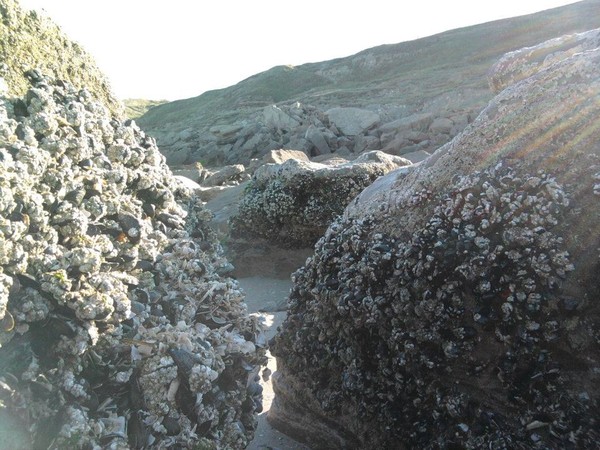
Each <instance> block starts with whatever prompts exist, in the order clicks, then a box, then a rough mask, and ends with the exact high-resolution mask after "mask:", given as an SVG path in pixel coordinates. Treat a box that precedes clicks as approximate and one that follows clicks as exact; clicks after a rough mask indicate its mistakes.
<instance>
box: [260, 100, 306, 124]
mask: <svg viewBox="0 0 600 450" xmlns="http://www.w3.org/2000/svg"><path fill="white" fill-rule="evenodd" d="M263 120H264V123H265V125H266V126H268V127H271V128H275V129H278V130H290V129H292V128H296V127H297V126H299V125H300V122H298V121H297V120H296V119H294V118H292V117H290V116H289V115H287V114H286V113H284V112H283V111H282V110H281V109H280V108H278V107H277V105H271V106H266V107H265V108H264V109H263Z"/></svg>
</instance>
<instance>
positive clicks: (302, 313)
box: [269, 49, 600, 449]
mask: <svg viewBox="0 0 600 450" xmlns="http://www.w3.org/2000/svg"><path fill="white" fill-rule="evenodd" d="M599 64H600V49H594V50H591V51H587V52H583V53H579V54H576V55H573V56H570V57H566V58H565V59H564V60H562V61H558V62H556V63H554V64H553V65H551V66H549V67H547V68H546V69H545V70H542V71H540V72H538V73H535V74H533V75H531V76H530V77H529V78H526V79H524V80H522V81H521V82H519V83H517V84H515V85H512V86H509V87H508V88H507V89H505V90H504V91H502V92H501V93H500V94H499V95H498V96H497V97H496V98H495V99H494V100H493V101H492V102H491V103H490V104H489V105H488V106H487V107H486V108H485V109H484V110H483V112H482V113H481V115H480V116H479V117H478V118H477V119H476V120H475V122H474V123H473V124H472V125H470V126H469V127H467V129H466V130H465V131H463V132H462V133H461V134H460V135H458V136H457V137H456V138H455V139H454V140H452V141H451V142H450V143H449V144H446V145H445V146H444V147H442V148H441V149H440V150H438V151H437V152H436V153H434V154H433V155H432V156H431V157H430V158H429V159H427V160H426V161H424V162H423V163H421V164H420V165H418V166H416V167H413V168H412V169H410V170H405V169H399V170H397V171H395V172H392V173H390V174H388V175H387V176H384V177H381V178H379V179H378V180H377V181H375V182H374V183H373V184H372V185H370V186H369V187H368V188H367V189H365V190H364V191H363V192H362V193H361V194H360V195H359V196H358V197H357V198H356V199H355V201H353V202H351V203H350V205H349V207H348V208H347V209H346V211H345V213H344V216H343V218H342V219H340V220H338V221H336V222H335V223H333V224H332V225H331V226H330V227H329V228H328V230H327V231H326V233H325V235H324V236H323V237H322V238H321V239H320V240H319V242H318V243H317V245H316V246H315V254H314V255H313V257H312V258H310V259H309V260H307V264H306V266H305V267H304V268H302V269H300V270H299V271H298V272H296V273H295V274H294V283H295V284H294V288H293V290H292V293H291V295H290V299H289V313H288V319H287V321H286V322H285V323H284V325H283V328H282V332H281V333H280V335H279V336H278V337H276V340H275V343H274V348H273V352H274V353H275V354H276V356H277V358H278V370H279V371H280V373H279V375H278V376H277V377H275V378H274V383H275V388H276V394H277V396H276V403H275V404H274V406H273V407H272V409H271V410H270V412H269V417H270V420H271V422H272V423H274V424H276V425H277V426H278V427H280V428H282V429H285V430H286V431H288V432H291V433H294V435H295V436H300V435H301V436H304V438H305V440H308V442H309V443H310V444H311V445H313V446H315V447H318V448H367V447H369V448H384V449H398V448H425V449H432V448H449V447H457V448H482V447H484V446H485V447H491V448H507V447H510V448H565V447H575V448H586V449H591V448H595V447H596V446H597V442H598V440H599V439H600V434H599V431H598V426H597V424H598V422H599V421H600V412H599V411H600V408H599V406H600V389H599V388H600V374H599V373H598V369H597V368H598V367H599V366H600V349H599V347H598V341H599V339H600V306H599V305H598V302H596V298H597V294H598V290H599V285H598V268H599V262H598V261H599V258H600V253H599V252H600V250H599V249H600V241H599V239H600V238H599V235H598V233H596V232H595V231H592V230H596V229H597V227H598V220H599V218H600V201H599V198H600V197H599V196H600V183H599V180H600V128H598V127H597V126H596V118H597V117H598V115H599V114H600V102H598V99H600V73H599V72H598V67H599Z"/></svg>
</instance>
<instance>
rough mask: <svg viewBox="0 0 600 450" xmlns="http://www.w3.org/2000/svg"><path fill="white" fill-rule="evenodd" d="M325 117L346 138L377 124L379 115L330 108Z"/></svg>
mask: <svg viewBox="0 0 600 450" xmlns="http://www.w3.org/2000/svg"><path fill="white" fill-rule="evenodd" d="M325 115H326V116H327V118H328V119H329V121H330V122H331V123H333V124H334V125H335V126H336V128H337V129H338V130H339V131H341V132H342V133H343V134H345V135H346V136H356V135H358V134H361V133H363V132H364V131H367V130H369V129H371V128H372V127H374V126H375V125H376V124H377V123H379V120H380V118H379V114H377V113H374V112H373V111H369V110H367V109H360V108H331V109H329V110H327V111H326V112H325Z"/></svg>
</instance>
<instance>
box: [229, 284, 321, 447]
mask: <svg viewBox="0 0 600 450" xmlns="http://www.w3.org/2000/svg"><path fill="white" fill-rule="evenodd" d="M238 282H239V284H240V286H241V288H242V289H243V290H244V291H245V292H246V304H247V305H248V312H249V313H250V314H256V315H259V316H261V317H263V319H264V321H265V324H266V326H267V330H266V335H267V339H271V338H272V337H273V336H274V335H275V333H276V332H277V327H278V326H279V325H281V323H282V322H283V320H284V319H285V316H286V312H285V311H275V310H277V309H279V310H281V309H283V308H285V302H286V299H287V296H288V293H289V290H290V288H291V287H292V281H291V280H289V279H276V278H266V277H260V276H256V277H249V278H240V279H238ZM267 356H268V358H269V363H268V366H267V367H268V369H269V370H270V371H271V373H273V372H275V370H277V364H276V362H275V358H274V357H273V356H272V355H271V353H270V352H267ZM263 371H264V369H263V370H261V375H262V374H263ZM261 385H262V387H263V412H262V413H261V414H260V415H259V416H258V427H257V429H256V433H255V435H254V439H253V440H252V442H250V444H249V445H248V447H247V450H310V447H307V446H306V445H304V444H301V443H299V442H297V441H295V440H293V439H292V438H290V437H288V436H286V435H285V434H283V433H280V432H279V431H277V430H276V429H275V428H273V427H272V426H271V425H270V424H269V422H268V421H267V413H268V411H269V409H270V408H271V403H272V401H273V397H274V394H273V385H272V384H271V377H269V378H268V379H267V380H266V381H265V380H264V378H263V377H262V376H261Z"/></svg>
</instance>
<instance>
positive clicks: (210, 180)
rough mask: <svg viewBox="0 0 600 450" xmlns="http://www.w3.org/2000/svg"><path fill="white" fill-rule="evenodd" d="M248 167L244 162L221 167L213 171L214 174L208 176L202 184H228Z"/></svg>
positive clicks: (206, 185) (207, 185)
mask: <svg viewBox="0 0 600 450" xmlns="http://www.w3.org/2000/svg"><path fill="white" fill-rule="evenodd" d="M245 170H246V168H245V167H244V165H243V164H233V165H231V166H225V167H222V168H221V169H219V170H217V171H216V172H213V173H212V175H210V176H208V177H207V178H206V179H205V180H204V181H203V182H202V186H205V187H211V186H220V185H222V184H226V183H228V182H231V181H233V180H235V179H236V178H238V177H239V176H240V175H241V174H242V173H244V171H245Z"/></svg>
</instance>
